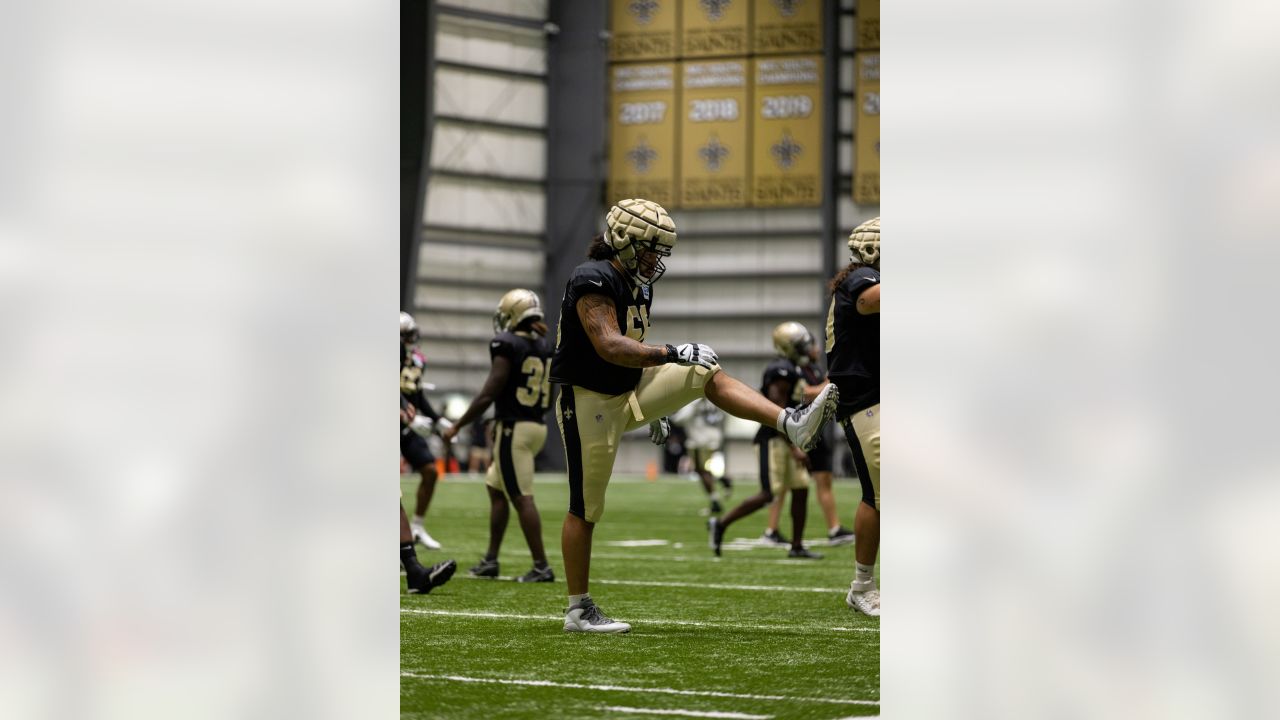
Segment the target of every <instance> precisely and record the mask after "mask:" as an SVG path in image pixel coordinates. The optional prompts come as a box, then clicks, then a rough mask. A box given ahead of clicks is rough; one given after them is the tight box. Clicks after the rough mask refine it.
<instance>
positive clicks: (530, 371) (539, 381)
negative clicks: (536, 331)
mask: <svg viewBox="0 0 1280 720" xmlns="http://www.w3.org/2000/svg"><path fill="white" fill-rule="evenodd" d="M499 355H501V356H502V357H505V358H506V359H508V360H510V361H511V373H510V374H509V375H507V384H506V387H503V388H502V390H500V391H499V392H498V398H497V400H496V401H495V402H494V405H495V410H494V417H495V418H496V419H498V420H500V421H503V422H514V421H516V420H532V421H534V422H542V421H543V420H542V414H543V413H544V412H546V410H547V407H548V406H549V405H550V404H551V378H550V376H549V375H548V373H547V371H548V370H550V368H551V344H550V343H548V342H547V341H546V340H545V339H543V338H540V337H537V336H534V335H525V334H515V333H509V332H501V333H498V335H497V336H496V337H494V338H493V340H492V341H491V342H490V343H489V357H490V359H492V358H496V357H498V356H499Z"/></svg>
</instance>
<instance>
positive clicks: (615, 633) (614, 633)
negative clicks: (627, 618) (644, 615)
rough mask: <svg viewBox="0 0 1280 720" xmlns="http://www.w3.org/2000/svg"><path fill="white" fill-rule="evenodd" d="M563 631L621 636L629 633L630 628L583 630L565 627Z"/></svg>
mask: <svg viewBox="0 0 1280 720" xmlns="http://www.w3.org/2000/svg"><path fill="white" fill-rule="evenodd" d="M564 631H565V632H568V633H571V632H579V633H587V634H595V635H623V634H625V633H629V632H631V628H630V627H628V628H626V629H625V630H584V629H583V628H579V627H569V626H567V625H566V626H565V628H564Z"/></svg>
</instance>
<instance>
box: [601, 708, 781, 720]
mask: <svg viewBox="0 0 1280 720" xmlns="http://www.w3.org/2000/svg"><path fill="white" fill-rule="evenodd" d="M600 709H601V710H605V711H608V712H616V713H630V714H639V715H678V716H680V717H696V718H725V720H773V717H774V716H773V715H748V714H746V713H739V712H724V711H720V710H664V709H659V708H633V707H626V706H625V705H602V706H601V707H600Z"/></svg>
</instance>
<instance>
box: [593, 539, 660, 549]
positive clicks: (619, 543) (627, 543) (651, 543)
mask: <svg viewBox="0 0 1280 720" xmlns="http://www.w3.org/2000/svg"><path fill="white" fill-rule="evenodd" d="M670 544H671V541H670V540H661V539H657V538H655V539H653V540H610V541H609V542H606V543H605V545H612V546H613V547H661V546H664V545H670Z"/></svg>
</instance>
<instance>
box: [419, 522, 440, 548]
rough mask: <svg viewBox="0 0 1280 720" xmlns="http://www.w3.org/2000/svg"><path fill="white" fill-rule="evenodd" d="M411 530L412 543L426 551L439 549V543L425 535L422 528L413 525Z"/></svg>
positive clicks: (425, 531)
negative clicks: (417, 544)
mask: <svg viewBox="0 0 1280 720" xmlns="http://www.w3.org/2000/svg"><path fill="white" fill-rule="evenodd" d="M412 529H413V541H414V542H416V543H420V544H421V545H422V546H423V547H425V548H427V549H428V550H439V549H440V543H439V542H437V541H436V539H435V538H433V537H431V536H430V535H429V534H427V529H426V528H424V527H422V526H421V525H414V526H413V528H412Z"/></svg>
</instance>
